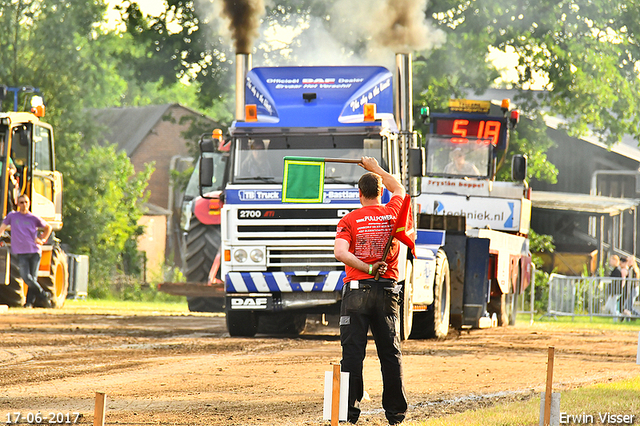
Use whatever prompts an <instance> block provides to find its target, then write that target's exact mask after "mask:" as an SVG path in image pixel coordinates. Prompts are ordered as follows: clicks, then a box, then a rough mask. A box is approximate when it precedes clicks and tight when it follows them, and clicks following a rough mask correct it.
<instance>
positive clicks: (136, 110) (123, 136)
mask: <svg viewBox="0 0 640 426" xmlns="http://www.w3.org/2000/svg"><path fill="white" fill-rule="evenodd" d="M174 105H178V104H164V105H149V106H144V107H127V108H121V107H116V108H104V109H98V110H93V111H92V112H93V114H94V117H95V120H96V121H97V122H98V123H100V124H102V125H105V126H106V127H107V130H106V132H105V133H104V140H105V141H108V142H109V143H112V144H117V145H118V148H120V149H122V150H124V151H125V152H126V153H127V155H128V156H131V154H132V153H133V152H134V151H135V150H136V148H137V147H138V145H140V143H141V142H142V140H143V139H144V138H145V137H146V136H147V134H149V132H150V131H151V129H153V128H154V126H155V125H156V124H157V123H158V121H160V119H161V118H162V116H163V115H164V114H165V113H166V112H167V110H168V109H169V108H171V107H172V106H174Z"/></svg>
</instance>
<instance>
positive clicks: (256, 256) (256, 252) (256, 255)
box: [249, 249, 264, 263]
mask: <svg viewBox="0 0 640 426" xmlns="http://www.w3.org/2000/svg"><path fill="white" fill-rule="evenodd" d="M249 256H250V257H251V260H253V261H254V262H256V263H261V262H262V259H264V253H263V252H262V250H260V249H253V250H251V253H250V254H249Z"/></svg>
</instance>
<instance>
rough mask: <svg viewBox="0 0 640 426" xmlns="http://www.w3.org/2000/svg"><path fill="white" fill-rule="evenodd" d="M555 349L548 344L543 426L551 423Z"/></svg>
mask: <svg viewBox="0 0 640 426" xmlns="http://www.w3.org/2000/svg"><path fill="white" fill-rule="evenodd" d="M554 352H555V349H554V347H553V346H549V358H548V360H547V389H546V391H545V394H544V423H543V424H544V426H549V424H550V423H551V392H552V391H553V357H554Z"/></svg>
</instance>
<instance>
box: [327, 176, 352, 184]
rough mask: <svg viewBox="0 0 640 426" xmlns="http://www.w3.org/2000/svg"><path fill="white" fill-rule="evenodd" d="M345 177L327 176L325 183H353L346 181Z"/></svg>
mask: <svg viewBox="0 0 640 426" xmlns="http://www.w3.org/2000/svg"><path fill="white" fill-rule="evenodd" d="M344 179H345V178H344V177H343V176H325V178H324V181H325V182H328V183H353V182H347V181H345V180H344Z"/></svg>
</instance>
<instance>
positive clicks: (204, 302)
mask: <svg viewBox="0 0 640 426" xmlns="http://www.w3.org/2000/svg"><path fill="white" fill-rule="evenodd" d="M187 306H188V307H189V311H190V312H224V298H223V297H187Z"/></svg>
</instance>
